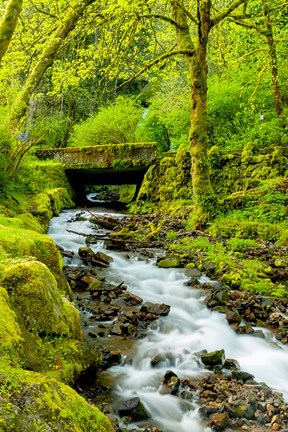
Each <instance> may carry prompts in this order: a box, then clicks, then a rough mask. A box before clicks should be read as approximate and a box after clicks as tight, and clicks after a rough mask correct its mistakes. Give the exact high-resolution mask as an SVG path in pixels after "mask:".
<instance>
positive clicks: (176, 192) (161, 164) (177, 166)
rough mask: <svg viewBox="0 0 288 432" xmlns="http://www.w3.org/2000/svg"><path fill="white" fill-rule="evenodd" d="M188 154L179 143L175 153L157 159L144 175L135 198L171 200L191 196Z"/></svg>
mask: <svg viewBox="0 0 288 432" xmlns="http://www.w3.org/2000/svg"><path fill="white" fill-rule="evenodd" d="M190 168H191V162H190V155H189V153H187V150H186V148H185V146H184V145H181V146H180V147H179V149H178V151H177V153H176V155H174V154H171V155H169V156H165V157H163V158H161V159H160V160H158V161H157V162H156V163H155V164H154V165H153V167H150V168H149V170H148V172H147V173H146V175H145V177H144V181H143V183H142V185H141V188H140V191H139V194H138V197H137V200H143V199H148V200H152V201H160V202H165V201H171V200H177V199H181V198H185V199H188V198H191V196H192V183H191V176H190Z"/></svg>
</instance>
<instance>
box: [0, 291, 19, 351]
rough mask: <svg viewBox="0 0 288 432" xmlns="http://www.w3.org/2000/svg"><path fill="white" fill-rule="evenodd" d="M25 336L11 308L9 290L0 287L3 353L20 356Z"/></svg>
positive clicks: (0, 323) (0, 325)
mask: <svg viewBox="0 0 288 432" xmlns="http://www.w3.org/2000/svg"><path fill="white" fill-rule="evenodd" d="M22 343H23V337H22V334H21V330H20V327H19V325H18V322H17V316H16V314H15V312H14V311H13V310H12V309H11V307H10V304H9V297H8V293H7V291H6V290H5V289H4V288H2V287H0V351H1V355H2V356H3V355H6V356H7V355H8V356H10V357H12V358H15V357H18V354H17V353H18V352H19V351H20V350H21V345H22Z"/></svg>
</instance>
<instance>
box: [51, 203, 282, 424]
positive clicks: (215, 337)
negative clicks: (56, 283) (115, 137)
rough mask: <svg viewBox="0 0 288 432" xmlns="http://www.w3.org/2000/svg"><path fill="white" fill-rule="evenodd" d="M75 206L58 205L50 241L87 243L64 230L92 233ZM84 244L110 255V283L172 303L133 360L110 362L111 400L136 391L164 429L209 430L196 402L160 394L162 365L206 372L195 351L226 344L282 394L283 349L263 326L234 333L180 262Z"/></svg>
mask: <svg viewBox="0 0 288 432" xmlns="http://www.w3.org/2000/svg"><path fill="white" fill-rule="evenodd" d="M89 210H90V211H91V212H93V214H98V213H100V214H103V213H104V214H109V215H110V216H114V217H123V214H120V213H113V212H112V211H111V210H107V209H105V208H104V207H95V208H91V209H89ZM77 213H79V209H78V210H77V209H76V210H75V209H73V210H65V211H63V212H62V213H61V215H60V216H58V217H54V218H53V219H52V220H51V223H50V227H49V232H48V234H49V235H50V236H51V237H52V238H53V239H54V241H55V242H56V244H57V245H59V246H62V247H63V248H64V249H65V250H69V251H74V252H77V251H78V248H79V247H81V246H86V244H85V238H84V237H83V236H80V235H77V234H74V233H70V232H68V231H67V229H68V230H70V231H75V232H81V233H86V234H89V233H91V230H92V232H93V228H94V232H95V225H94V224H93V225H92V224H91V223H90V222H89V221H88V219H89V217H90V214H89V213H88V212H84V213H86V216H85V217H86V218H87V219H86V220H82V221H74V222H73V221H72V222H71V220H73V218H74V217H75V215H76V214H77ZM91 247H92V248H93V250H94V251H95V252H96V251H98V250H99V251H104V252H106V253H108V254H109V255H110V256H111V257H113V260H114V261H113V262H112V263H111V264H110V266H109V268H108V269H107V270H105V271H106V274H107V276H106V277H107V280H109V282H111V283H116V284H119V283H121V282H122V281H124V282H125V285H127V287H128V290H129V291H130V292H132V293H133V294H135V295H137V296H140V297H141V298H142V299H143V300H144V301H149V302H152V303H160V304H162V303H165V304H167V305H170V306H171V309H170V313H169V315H167V316H165V317H162V318H160V319H159V320H157V321H155V322H153V323H152V324H151V325H150V327H149V331H148V332H147V335H146V336H145V337H144V338H142V339H139V340H135V341H133V348H132V352H133V356H132V359H131V358H130V359H128V358H127V359H126V361H125V358H124V359H123V362H122V364H121V365H119V366H114V367H111V368H110V369H109V371H108V372H109V375H110V377H111V378H112V380H113V382H114V388H113V398H115V400H122V401H125V400H128V399H131V398H133V397H135V396H138V397H139V398H140V400H141V401H142V403H143V404H144V406H145V408H146V409H147V411H148V412H149V414H150V415H151V417H152V419H153V423H154V424H155V425H156V426H157V427H158V428H159V429H160V430H163V431H165V432H209V431H211V429H210V428H207V427H205V426H203V424H202V422H201V418H200V414H199V413H198V409H199V406H198V405H197V402H196V401H194V400H193V399H192V400H182V399H180V398H178V397H176V396H173V395H171V394H162V392H161V381H162V380H163V376H164V375H165V373H166V372H167V370H173V372H174V373H175V374H176V375H177V376H178V377H180V378H190V379H191V378H193V377H195V378H197V377H201V376H202V375H204V374H205V375H207V369H204V367H203V364H202V363H201V362H199V355H198V356H197V353H199V352H200V351H202V350H207V351H208V352H211V351H215V350H220V349H224V350H225V356H226V358H231V359H236V360H237V361H238V362H239V364H240V367H241V370H243V371H246V372H249V373H251V374H253V375H254V376H255V380H256V381H258V382H265V383H266V384H267V385H269V386H270V387H272V388H273V389H276V390H278V391H280V392H281V393H283V394H284V396H285V398H286V399H288V386H287V384H288V349H287V347H285V346H284V345H282V344H281V343H279V342H278V341H276V339H274V338H273V337H272V335H271V333H270V332H269V331H267V330H263V329H262V330H263V332H264V334H265V338H259V337H255V336H248V335H237V334H236V333H235V332H234V331H233V330H232V329H231V328H230V327H229V325H228V323H227V321H226V319H225V315H224V314H220V313H218V312H213V311H210V310H209V309H208V308H207V307H206V306H205V305H204V304H203V302H202V301H203V293H202V292H201V290H196V289H194V288H191V287H189V286H186V285H185V282H186V281H187V280H188V277H186V276H185V273H184V271H183V270H181V269H161V268H158V267H156V266H155V259H150V260H148V259H147V260H144V259H140V258H139V257H137V256H132V257H129V259H128V258H127V256H126V255H125V254H123V253H121V252H115V251H107V250H105V248H104V242H103V241H101V240H100V241H99V242H98V243H97V244H95V245H94V244H93V245H92V246H91ZM159 253H160V251H159ZM156 255H157V251H156ZM66 260H68V261H66V262H67V263H68V264H69V265H77V264H79V263H80V261H79V260H78V261H77V260H75V259H74V260H73V261H71V259H70V260H69V259H66ZM208 280H209V279H208V278H207V277H206V276H205V275H204V274H203V275H202V276H201V277H200V279H199V281H200V283H203V282H207V281H208ZM209 281H210V280H209ZM210 282H211V281H210ZM156 355H161V358H162V361H160V362H159V363H157V367H152V366H151V359H153V358H155V356H156ZM128 357H129V356H128ZM136 427H138V429H137V430H143V428H144V426H143V428H142V429H141V424H140V425H139V424H138V425H137V426H136V425H135V424H132V425H129V426H127V428H128V429H129V428H131V429H133V428H136Z"/></svg>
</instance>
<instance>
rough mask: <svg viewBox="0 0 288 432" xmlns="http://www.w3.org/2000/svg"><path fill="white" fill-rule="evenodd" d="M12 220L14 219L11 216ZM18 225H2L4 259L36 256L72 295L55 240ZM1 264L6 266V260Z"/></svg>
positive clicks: (62, 287)
mask: <svg viewBox="0 0 288 432" xmlns="http://www.w3.org/2000/svg"><path fill="white" fill-rule="evenodd" d="M10 221H13V219H11V218H10ZM17 225H18V223H17ZM17 225H16V226H15V227H14V224H12V225H6V226H3V225H0V253H1V249H2V250H3V251H4V254H5V255H2V259H3V258H4V257H8V258H11V259H15V258H17V257H25V256H34V257H35V258H37V260H38V261H41V262H43V263H44V264H45V265H46V266H47V267H49V269H50V270H51V272H52V273H53V275H54V276H55V278H56V279H57V282H58V284H59V286H60V287H61V289H62V290H63V292H64V293H66V294H68V295H71V292H70V288H69V286H68V284H67V282H66V281H65V278H64V275H63V273H62V267H63V261H62V258H61V256H60V254H59V252H58V250H57V248H56V246H55V243H54V242H53V240H52V239H51V238H50V237H48V236H47V235H45V234H39V233H37V232H35V231H31V230H26V229H20V228H18V227H17ZM1 266H5V262H3V263H1V265H0V267H1Z"/></svg>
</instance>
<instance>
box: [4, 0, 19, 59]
mask: <svg viewBox="0 0 288 432" xmlns="http://www.w3.org/2000/svg"><path fill="white" fill-rule="evenodd" d="M21 10H22V0H10V1H9V2H8V4H7V6H6V9H5V12H4V16H3V18H2V20H1V23H0V62H1V60H2V58H3V56H4V54H5V53H6V51H7V49H8V47H9V44H10V41H11V39H12V36H13V33H14V30H15V28H16V25H17V21H18V18H19V15H20V13H21Z"/></svg>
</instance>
